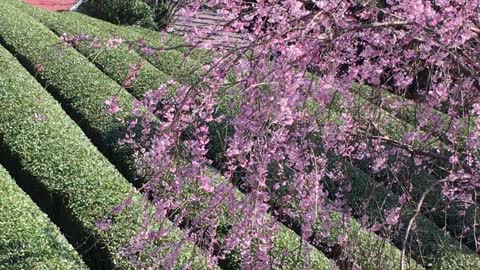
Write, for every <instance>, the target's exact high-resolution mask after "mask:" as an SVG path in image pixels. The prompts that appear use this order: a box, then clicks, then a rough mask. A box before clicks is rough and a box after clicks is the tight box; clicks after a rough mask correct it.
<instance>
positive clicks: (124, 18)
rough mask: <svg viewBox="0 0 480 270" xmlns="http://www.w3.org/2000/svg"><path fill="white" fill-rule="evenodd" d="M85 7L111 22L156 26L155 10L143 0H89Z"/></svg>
mask: <svg viewBox="0 0 480 270" xmlns="http://www.w3.org/2000/svg"><path fill="white" fill-rule="evenodd" d="M84 7H86V8H88V10H89V11H90V12H91V13H92V14H93V15H95V16H98V17H100V18H102V19H105V20H107V21H110V22H114V23H120V24H141V25H143V26H146V27H155V14H154V10H153V9H152V8H151V7H150V6H149V5H147V4H146V3H145V2H144V1H142V0H87V1H86V2H85V3H84Z"/></svg>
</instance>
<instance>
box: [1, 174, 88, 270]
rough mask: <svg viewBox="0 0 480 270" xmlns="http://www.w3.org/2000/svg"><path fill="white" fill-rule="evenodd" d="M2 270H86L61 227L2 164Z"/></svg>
mask: <svg viewBox="0 0 480 270" xmlns="http://www.w3.org/2000/svg"><path fill="white" fill-rule="evenodd" d="M0 269H10V270H16V269H18V270H24V269H52V270H53V269H58V270H63V269H87V267H86V265H85V264H84V263H83V262H82V260H81V259H80V256H79V255H78V253H77V252H76V251H75V250H74V249H73V247H72V246H71V245H70V244H69V243H68V242H67V239H65V237H64V236H63V235H62V233H61V232H60V230H59V229H58V227H57V226H55V224H53V223H52V222H51V221H50V220H49V219H48V217H47V215H45V213H43V212H42V211H41V210H40V208H38V206H37V205H35V203H34V202H33V201H32V200H31V199H30V197H29V196H28V195H27V194H25V192H23V190H22V189H20V188H19V187H18V186H17V185H16V183H15V181H13V179H12V178H11V177H10V175H9V173H8V172H7V170H5V168H3V166H1V165H0Z"/></svg>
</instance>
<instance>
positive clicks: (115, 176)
mask: <svg viewBox="0 0 480 270" xmlns="http://www.w3.org/2000/svg"><path fill="white" fill-rule="evenodd" d="M0 9H1V10H2V11H3V14H2V16H0V24H1V25H2V27H1V28H0V37H1V38H0V41H1V43H3V44H7V45H8V47H9V48H10V49H12V50H13V51H14V52H15V53H16V54H17V56H18V57H19V58H21V59H22V60H23V61H24V63H25V64H26V66H29V67H30V68H31V69H34V68H35V67H36V66H37V63H38V64H40V63H41V64H42V65H43V68H44V69H45V72H44V73H42V74H43V75H45V76H41V77H42V79H44V80H47V81H48V82H49V85H50V87H49V88H50V89H52V88H53V87H54V85H53V83H54V82H55V80H54V79H53V78H54V77H55V76H56V75H59V76H57V81H56V82H57V84H56V86H60V85H64V86H66V87H65V88H64V90H66V92H67V91H69V90H71V92H68V94H69V95H70V96H68V97H71V98H70V99H69V100H71V101H72V102H73V103H75V104H81V105H84V106H83V108H84V109H85V110H86V111H87V112H88V113H90V114H91V113H93V111H95V110H98V111H97V114H96V115H100V113H102V112H101V110H102V109H101V107H99V108H93V107H92V105H91V102H92V101H93V102H97V104H101V103H103V100H97V98H96V97H94V96H92V95H91V94H90V95H88V90H89V89H88V86H89V85H90V87H92V88H91V89H94V90H96V91H95V92H96V93H97V94H105V93H102V90H109V91H115V90H117V91H119V89H121V88H118V87H117V88H114V87H112V89H110V88H108V86H115V83H113V82H111V83H110V81H109V79H108V78H104V77H102V76H99V75H98V74H100V75H101V72H99V71H98V70H96V68H95V67H94V66H93V65H91V64H89V62H88V61H87V60H86V59H85V58H83V57H81V56H80V55H78V54H77V53H76V52H75V51H74V50H65V51H63V52H61V51H59V50H58V48H56V47H55V46H54V44H55V41H56V37H55V36H54V35H53V33H51V32H49V31H48V30H47V29H45V28H43V27H40V26H39V25H38V22H36V21H35V20H33V19H32V18H30V17H28V16H19V15H20V14H22V13H21V12H20V11H19V10H17V9H15V8H13V7H12V6H9V5H8V4H5V3H4V2H0ZM12 18H14V19H12ZM25 25H29V27H24V26H25ZM49 37H50V38H51V39H50V41H49ZM52 42H53V43H52ZM13 48H14V49H13ZM1 55H2V58H1V61H0V63H1V67H0V70H2V72H1V73H0V78H1V79H0V104H2V106H4V107H3V108H8V109H2V110H0V138H2V144H1V146H2V149H1V150H2V154H1V155H0V156H1V157H2V159H5V160H2V161H3V162H9V163H10V165H9V166H11V167H12V168H15V169H14V170H12V171H13V172H15V173H16V174H17V175H15V176H16V179H22V181H24V182H23V183H22V187H24V188H26V190H27V192H28V193H29V194H30V195H31V196H35V198H34V199H35V201H38V202H40V203H41V204H42V205H41V206H42V209H45V210H46V211H47V212H48V214H49V216H50V217H51V218H52V220H53V221H54V222H55V223H57V225H59V227H61V228H62V229H63V230H64V231H65V233H66V234H68V235H69V236H70V237H72V239H73V240H74V241H75V243H76V248H77V249H78V251H79V253H80V254H82V255H84V260H85V262H86V263H87V264H88V265H89V266H90V267H92V268H95V269H111V268H113V267H116V266H118V267H121V268H127V263H126V262H125V261H124V260H123V259H122V258H120V257H119V256H118V253H117V252H118V251H119V249H120V248H121V247H122V246H124V245H125V244H126V243H127V242H128V241H129V240H130V238H131V236H133V235H134V234H135V232H137V231H138V229H139V225H140V223H141V219H142V216H143V214H142V212H143V208H144V203H142V201H141V199H140V198H141V197H140V195H138V194H137V193H136V192H134V190H133V188H132V186H131V185H130V184H129V183H128V182H127V181H126V180H125V178H123V176H122V175H121V174H120V173H119V172H118V171H117V170H116V169H115V167H114V166H113V165H112V164H110V163H109V162H108V160H107V159H105V157H104V156H103V155H102V154H101V153H100V152H98V150H97V149H96V148H95V147H94V146H93V145H92V144H91V142H90V140H89V139H88V138H87V137H86V136H85V135H84V134H83V133H82V130H81V129H80V128H79V127H78V126H77V125H76V124H75V122H73V121H72V120H71V119H70V118H69V117H68V116H67V115H66V114H65V113H64V111H63V110H62V107H61V106H60V105H59V104H58V103H57V102H56V101H55V100H54V99H53V98H52V97H51V96H50V95H49V94H48V93H47V92H46V91H45V90H44V89H43V88H42V87H41V86H40V85H39V84H38V83H37V82H35V80H33V78H32V77H31V76H30V74H28V72H26V71H25V70H24V69H23V68H22V67H21V65H19V63H18V62H17V61H16V60H15V59H14V58H13V57H12V56H11V55H10V54H8V53H7V52H6V51H5V50H3V49H2V53H1ZM27 59H28V60H27ZM89 72H90V73H91V74H89ZM92 74H93V75H92ZM47 75H48V77H47ZM53 75H55V76H53ZM62 75H63V76H62ZM75 76H77V79H76V80H75ZM89 79H92V80H89ZM95 79H99V81H96V80H95ZM107 79H108V80H107ZM86 80H88V81H86ZM101 83H106V85H103V86H102V84H101ZM75 84H77V86H74V85H75ZM102 87H103V88H102ZM53 89H57V90H58V89H59V88H53ZM73 89H77V91H74V90H73ZM82 91H83V92H82ZM66 92H64V93H66ZM81 93H82V94H81ZM116 94H119V95H121V93H116ZM107 95H108V94H107ZM123 97H124V98H123V99H122V100H123V101H126V100H127V99H126V98H125V97H126V95H124V96H123ZM89 102H90V103H89ZM86 115H88V114H86ZM129 193H132V194H133V195H132V196H133V203H132V205H131V206H129V207H127V209H126V210H125V211H124V212H123V213H122V214H120V215H119V216H116V217H115V218H114V220H113V224H112V226H111V229H110V230H108V231H107V232H106V233H104V232H101V231H100V230H99V229H98V228H97V226H96V225H95V222H97V221H99V220H100V219H102V218H103V217H105V216H106V215H107V214H109V213H110V211H111V209H112V208H113V207H115V206H117V205H118V204H119V203H120V202H122V201H123V200H124V199H125V197H126V195H127V194H129ZM163 224H164V225H165V226H167V225H169V223H168V222H164V223H163ZM180 234H181V232H180V231H179V230H178V229H175V230H173V231H172V233H171V234H170V235H169V237H166V238H165V239H162V240H165V241H166V242H167V241H170V240H172V241H176V239H178V237H179V235H180ZM181 254H182V262H185V261H189V262H191V263H192V264H194V265H197V267H198V269H202V268H203V266H202V265H203V259H202V258H201V256H198V251H197V250H196V249H195V252H193V251H192V247H191V246H188V245H187V246H186V247H185V250H184V251H183V252H182V253H181ZM194 258H195V259H194ZM147 259H148V258H147Z"/></svg>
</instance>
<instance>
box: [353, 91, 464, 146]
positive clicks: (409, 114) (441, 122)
mask: <svg viewBox="0 0 480 270" xmlns="http://www.w3.org/2000/svg"><path fill="white" fill-rule="evenodd" d="M352 90H353V91H354V92H355V93H357V94H358V95H360V96H361V97H363V98H365V99H368V100H369V101H371V102H372V103H375V104H377V105H379V106H381V107H382V108H383V109H384V110H386V111H389V112H395V116H396V117H398V118H400V119H402V120H404V121H406V122H408V123H410V124H412V125H415V126H418V122H419V119H418V116H419V114H420V113H421V112H422V111H427V110H426V108H425V106H424V105H422V104H420V103H416V102H414V101H412V100H408V101H407V100H406V99H405V98H403V97H401V96H398V95H395V94H393V93H390V92H388V91H385V90H383V91H382V90H375V89H373V88H372V87H368V86H359V85H355V86H354V87H353V88H352ZM406 101H407V102H406ZM399 104H402V106H401V107H400V108H399V109H398V108H397V107H398V105H399ZM394 108H395V109H394ZM427 112H428V113H429V114H430V115H431V116H429V119H430V120H432V121H433V120H435V122H432V124H430V125H428V126H424V127H423V130H425V131H427V132H430V131H433V132H434V134H435V135H436V136H437V137H439V138H440V139H442V140H443V141H444V142H447V143H448V142H449V141H448V138H447V137H446V136H445V132H446V131H447V130H449V129H450V128H451V124H452V123H451V122H452V119H451V118H450V117H449V116H448V115H446V114H445V113H444V112H442V111H438V110H435V109H429V110H428V111H427ZM459 120H460V121H459V123H457V125H461V126H462V128H461V129H460V136H461V138H466V137H467V136H468V134H469V133H470V132H472V131H473V130H474V123H473V119H469V118H463V119H459ZM458 143H460V144H462V143H464V142H462V141H460V142H458Z"/></svg>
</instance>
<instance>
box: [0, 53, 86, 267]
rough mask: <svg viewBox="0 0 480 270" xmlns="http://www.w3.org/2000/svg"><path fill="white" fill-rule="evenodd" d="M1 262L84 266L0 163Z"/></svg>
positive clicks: (28, 264) (24, 264)
mask: <svg viewBox="0 0 480 270" xmlns="http://www.w3.org/2000/svg"><path fill="white" fill-rule="evenodd" d="M2 52H3V51H2ZM0 262H1V263H0V269H2V270H3V269H9V270H17V269H18V270H23V269H45V270H46V269H52V270H53V269H55V270H61V269H68V270H73V269H87V267H86V265H85V264H84V263H83V262H82V260H81V258H80V256H79V255H78V253H77V252H76V251H75V250H74V249H73V247H72V246H71V245H70V244H69V243H68V242H67V239H65V237H64V236H63V235H62V233H61V232H60V230H59V229H58V227H57V226H56V225H55V224H53V223H52V222H51V221H50V220H49V219H48V217H47V215H45V213H43V212H42V211H41V210H40V208H38V206H37V205H35V203H34V202H33V201H32V199H30V197H29V196H28V195H27V194H25V192H24V191H23V190H22V189H20V187H18V186H17V184H16V183H15V181H14V180H13V179H12V178H11V177H10V175H9V173H8V172H7V170H5V168H3V166H1V165H0Z"/></svg>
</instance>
